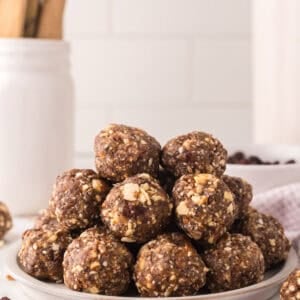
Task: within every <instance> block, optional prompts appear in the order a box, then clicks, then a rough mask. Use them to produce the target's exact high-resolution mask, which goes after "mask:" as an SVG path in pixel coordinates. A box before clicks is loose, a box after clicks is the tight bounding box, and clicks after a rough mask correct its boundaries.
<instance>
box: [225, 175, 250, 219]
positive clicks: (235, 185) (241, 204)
mask: <svg viewBox="0 0 300 300" xmlns="http://www.w3.org/2000/svg"><path fill="white" fill-rule="evenodd" d="M222 179H223V181H224V182H225V183H226V184H227V186H228V187H229V189H230V190H231V192H232V193H233V194H234V199H235V203H236V206H237V217H238V218H239V217H241V216H242V214H243V212H244V211H245V210H247V208H248V207H249V204H250V202H251V200H252V197H253V192H252V186H251V184H249V183H248V182H247V181H246V180H244V179H242V178H239V177H232V176H228V175H223V176H222Z"/></svg>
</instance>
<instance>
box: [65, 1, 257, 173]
mask: <svg viewBox="0 0 300 300" xmlns="http://www.w3.org/2000/svg"><path fill="white" fill-rule="evenodd" d="M250 4H251V1H250V0H226V1H220V0H89V1H82V0H71V1H68V2H67V7H66V18H65V37H66V39H67V40H69V41H70V42H71V45H72V56H71V59H72V65H73V77H74V80H75V86H76V144H75V151H76V159H77V160H76V165H77V166H78V167H84V166H86V167H93V158H92V156H93V154H92V153H93V142H94V136H95V135H96V134H97V132H98V131H99V130H100V129H101V128H103V127H104V126H105V125H106V124H107V123H110V122H117V123H126V124H129V125H130V124H131V125H134V126H138V127H142V128H145V129H146V130H147V131H148V132H149V133H151V134H153V135H154V136H156V137H157V138H158V139H159V140H160V141H161V143H164V142H166V141H167V140H168V139H169V138H171V137H173V136H175V135H177V134H181V133H185V132H188V131H191V130H196V129H200V130H204V131H208V132H211V133H213V134H214V135H216V136H217V137H219V138H220V139H221V140H222V141H223V142H224V143H225V144H231V143H247V142H250V141H251V139H252V105H251V96H252V95H251V70H250V62H251V57H250V48H251V45H250V44H251V35H250V27H251V26H250V10H251V7H250Z"/></svg>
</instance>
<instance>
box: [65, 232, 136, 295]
mask: <svg viewBox="0 0 300 300" xmlns="http://www.w3.org/2000/svg"><path fill="white" fill-rule="evenodd" d="M63 267H64V282H65V284H66V286H67V287H69V288H70V289H73V290H76V291H83V292H87V293H92V294H105V295H121V294H123V293H125V292H126V290H127V288H128V286H129V283H130V279H131V270H132V268H133V257H132V255H131V253H130V252H129V251H128V249H127V248H126V247H125V246H124V245H123V244H121V243H120V242H118V241H117V240H116V239H115V238H114V237H113V236H112V235H111V234H109V233H107V232H106V231H105V230H104V229H97V228H90V229H88V230H86V231H84V232H83V233H82V234H81V235H80V236H79V237H78V238H77V239H75V240H73V242H72V243H71V244H70V245H69V247H68V249H67V251H66V253H65V256H64V261H63Z"/></svg>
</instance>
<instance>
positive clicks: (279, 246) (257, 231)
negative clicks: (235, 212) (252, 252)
mask: <svg viewBox="0 0 300 300" xmlns="http://www.w3.org/2000/svg"><path fill="white" fill-rule="evenodd" d="M239 229H240V232H241V233H242V234H244V235H248V236H250V237H251V239H252V240H253V241H254V242H255V243H257V245H258V246H259V247H260V249H261V251H262V253H263V255H264V258H265V263H266V269H270V268H271V267H272V266H274V265H276V264H278V263H280V262H282V261H285V260H286V258H287V256H288V253H289V250H290V242H289V240H288V238H287V237H286V235H285V233H284V229H283V227H282V225H281V224H280V223H279V222H278V220H276V219H275V218H274V217H272V216H268V215H265V214H262V213H260V212H258V211H257V210H255V209H254V208H249V209H248V210H247V212H246V213H245V214H244V216H243V217H242V218H241V220H240V222H239Z"/></svg>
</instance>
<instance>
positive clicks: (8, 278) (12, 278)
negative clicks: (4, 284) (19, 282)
mask: <svg viewBox="0 0 300 300" xmlns="http://www.w3.org/2000/svg"><path fill="white" fill-rule="evenodd" d="M5 277H6V279H7V280H9V281H15V280H16V279H15V278H14V277H12V276H11V275H9V274H7V275H6V276H5Z"/></svg>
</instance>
